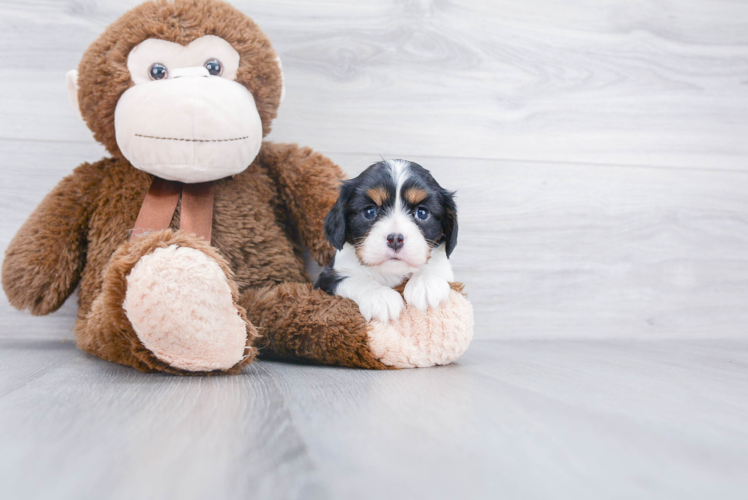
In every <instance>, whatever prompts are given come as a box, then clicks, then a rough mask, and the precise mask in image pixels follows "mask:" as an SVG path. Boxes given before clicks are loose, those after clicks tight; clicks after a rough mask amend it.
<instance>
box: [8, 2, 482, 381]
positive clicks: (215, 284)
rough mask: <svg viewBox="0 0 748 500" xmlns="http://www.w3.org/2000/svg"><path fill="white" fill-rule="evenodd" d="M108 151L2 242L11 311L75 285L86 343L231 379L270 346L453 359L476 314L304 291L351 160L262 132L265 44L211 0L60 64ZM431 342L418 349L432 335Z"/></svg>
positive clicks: (267, 92)
mask: <svg viewBox="0 0 748 500" xmlns="http://www.w3.org/2000/svg"><path fill="white" fill-rule="evenodd" d="M68 87H69V90H71V92H72V100H73V101H74V102H75V103H76V104H77V105H78V108H79V110H80V113H81V115H82V117H83V119H84V120H85V121H86V123H87V124H88V126H89V128H90V129H91V130H92V131H93V133H94V137H95V138H96V139H97V140H98V141H100V142H101V143H102V144H103V145H104V146H105V147H106V148H107V150H108V151H109V153H111V155H112V157H111V158H105V159H103V160H100V161H98V162H96V163H92V164H88V163H85V164H83V165H81V166H80V167H78V168H77V169H75V170H74V171H73V173H72V174H71V175H70V176H68V177H66V178H65V179H63V180H62V181H61V182H60V183H59V184H58V185H57V186H56V187H55V189H54V190H53V191H52V192H51V193H50V194H49V195H47V197H46V198H45V199H44V201H43V202H42V203H41V204H40V205H39V207H38V208H37V209H36V210H35V211H34V213H33V214H32V215H31V216H30V217H29V219H28V220H27V221H26V223H25V224H24V225H23V227H22V228H21V229H20V230H19V232H18V234H17V235H16V236H15V238H14V239H13V241H12V242H11V244H10V246H9V247H8V249H7V252H6V257H5V260H4V262H3V266H2V283H3V287H4V289H5V292H6V294H7V295H8V298H9V300H10V302H11V304H12V305H13V306H15V307H16V308H18V309H29V310H30V311H31V313H32V314H35V315H42V314H49V313H51V312H53V311H55V310H57V309H58V308H59V307H60V306H61V305H62V303H63V302H64V301H65V299H66V298H67V297H68V296H69V295H70V294H71V293H72V292H73V290H74V289H75V288H76V287H77V286H80V290H79V309H78V318H77V322H76V327H75V331H76V338H77V343H78V346H79V347H80V348H81V349H83V350H85V351H87V352H89V353H91V354H94V355H96V356H99V357H101V358H103V359H106V360H109V361H113V362H116V363H121V364H124V365H128V366H132V367H135V368H137V369H139V370H143V371H164V372H170V373H177V374H187V373H209V372H228V373H237V372H239V371H240V370H241V368H242V367H243V366H245V365H247V364H249V363H250V362H252V360H253V359H254V358H255V356H256V354H257V353H258V351H259V353H260V354H261V355H262V356H263V357H267V358H275V359H285V360H295V361H307V362H314V363H325V364H336V365H341V366H351V367H363V368H377V369H382V368H387V367H406V366H429V365H433V364H444V363H447V362H450V361H452V360H453V359H455V358H456V357H458V356H459V355H460V354H461V353H462V351H464V349H465V348H466V347H467V343H468V342H469V341H470V338H471V336H472V309H471V308H470V304H469V303H468V302H467V301H466V300H465V299H464V298H463V297H462V295H461V294H460V293H458V291H460V290H461V289H460V287H459V286H457V285H455V289H456V290H458V291H455V292H453V293H452V297H451V298H450V300H449V301H448V302H447V303H445V304H444V305H443V306H442V307H441V308H440V309H439V311H438V312H437V311H429V312H426V313H423V312H420V311H410V310H408V311H406V312H405V313H404V314H403V316H402V317H401V319H400V322H391V323H389V324H386V325H385V324H377V322H375V321H372V322H371V323H368V324H367V323H366V322H365V321H364V319H363V317H362V316H361V315H360V313H359V311H358V307H357V306H356V304H355V303H353V302H351V301H349V300H347V299H342V298H340V297H333V296H329V295H325V294H324V293H322V292H319V291H313V290H312V287H311V284H310V283H309V278H308V276H307V275H306V273H305V270H304V263H303V258H302V248H303V247H306V248H308V249H309V251H310V252H311V255H312V256H313V258H315V259H316V260H317V261H318V262H320V263H325V262H327V261H328V260H329V259H330V258H331V256H332V255H333V249H332V248H331V247H330V246H329V244H328V243H327V241H326V240H325V237H324V235H323V219H324V216H325V215H326V213H327V212H328V211H329V209H330V208H331V207H332V206H333V204H334V203H335V200H336V198H337V193H338V185H339V179H341V178H342V177H343V172H342V171H341V170H340V169H339V168H338V167H337V166H336V165H334V164H333V163H332V162H331V161H330V160H328V159H327V158H325V157H324V156H322V155H320V154H318V153H315V152H314V151H312V150H311V149H308V148H301V147H298V146H296V145H288V144H272V143H268V142H263V138H264V136H265V135H267V134H268V133H269V131H270V125H271V122H272V120H273V118H275V116H276V111H277V108H278V105H279V103H280V100H281V94H282V73H281V69H280V64H279V61H278V58H277V55H276V53H275V52H274V50H273V48H272V46H271V45H270V42H269V41H268V39H267V38H266V36H265V35H264V34H263V33H262V32H261V31H260V29H259V28H258V27H257V26H256V25H255V24H254V22H253V21H252V20H251V19H249V18H248V17H246V16H245V15H243V14H242V13H240V12H239V11H237V10H236V9H234V8H233V7H231V6H229V5H228V4H226V3H223V2H221V1H218V0H175V1H166V0H156V1H150V2H147V3H144V4H142V5H140V6H139V7H136V8H134V9H133V10H131V11H130V12H128V13H126V14H125V15H124V16H122V17H121V18H120V19H119V20H117V21H116V22H115V23H113V24H112V25H111V26H109V27H108V28H107V30H106V31H105V32H104V33H103V34H102V35H101V36H100V37H99V38H98V40H96V41H95V42H94V43H93V44H92V45H91V46H90V47H89V49H88V50H87V51H86V53H85V54H84V56H83V59H82V60H81V63H80V66H79V68H78V72H77V73H76V72H71V73H70V74H69V75H68ZM424 346H426V347H424Z"/></svg>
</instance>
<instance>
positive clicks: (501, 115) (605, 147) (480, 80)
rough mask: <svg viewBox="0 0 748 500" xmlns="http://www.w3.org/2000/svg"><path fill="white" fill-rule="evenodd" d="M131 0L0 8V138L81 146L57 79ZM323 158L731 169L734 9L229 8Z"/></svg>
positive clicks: (294, 127) (737, 72)
mask: <svg viewBox="0 0 748 500" xmlns="http://www.w3.org/2000/svg"><path fill="white" fill-rule="evenodd" d="M138 3H139V0H127V1H117V2H103V1H93V0H92V1H87V2H57V1H53V0H39V1H35V2H7V1H6V2H3V3H2V4H0V14H1V16H0V22H1V23H2V25H1V28H2V29H0V88H2V89H3V92H2V93H0V116H2V117H3V120H0V137H3V138H14V139H46V140H68V141H83V142H87V141H90V140H91V139H90V134H89V133H88V132H87V131H86V129H85V127H84V126H83V125H82V124H80V123H79V122H77V119H76V118H75V117H74V115H73V113H72V112H71V111H70V110H69V105H68V102H67V97H66V94H65V86H64V75H65V72H66V71H67V70H68V69H71V68H73V67H75V66H76V65H77V62H78V60H79V58H80V55H81V54H82V52H83V51H84V50H85V48H86V47H87V46H88V44H89V43H90V42H91V41H93V40H94V39H95V37H96V36H97V35H98V34H99V33H100V32H101V31H102V30H103V29H104V28H105V27H106V25H107V24H108V23H109V22H112V21H114V20H115V19H116V18H117V17H118V16H119V15H121V14H122V13H123V12H124V11H125V10H126V9H127V8H129V7H130V6H132V5H135V4H138ZM234 4H235V5H236V6H237V7H239V8H240V9H241V10H242V11H244V12H246V13H247V14H249V15H252V16H254V17H255V19H256V20H257V21H258V23H259V24H260V25H261V26H262V27H263V29H264V30H265V31H266V32H267V33H268V34H269V35H270V37H271V38H272V40H273V42H274V44H275V46H276V48H277V49H278V52H279V54H280V55H281V57H282V59H283V61H284V67H285V70H286V77H287V78H286V80H287V90H288V92H287V99H286V101H285V102H284V104H283V106H282V108H281V113H280V116H279V118H278V120H277V121H276V124H275V132H274V133H273V134H272V137H273V138H274V139H276V140H279V141H299V142H301V143H304V144H309V145H311V146H314V147H316V148H318V149H322V150H324V151H336V152H342V153H368V154H379V153H389V152H391V151H399V152H401V153H402V154H406V155H434V156H450V157H471V158H504V159H518V160H544V161H560V162H587V163H595V164H599V163H611V164H632V165H651V164H655V165H662V166H674V167H703V168H730V169H737V170H745V168H746V161H745V159H746V157H747V156H748V141H745V140H744V138H745V137H746V135H748V120H747V119H746V117H748V86H746V78H745V75H746V72H747V71H748V43H747V42H748V30H746V29H745V19H746V18H747V17H748V4H746V3H745V2H735V1H728V0H723V1H713V0H688V1H679V2H675V1H667V2H636V3H630V2H629V3H626V4H625V5H624V4H621V3H620V2H617V1H614V0H604V1H595V2H587V1H582V0H576V1H574V2H565V3H563V4H559V3H557V2H549V1H544V0H532V1H528V2H514V1H510V0H501V1H486V0H464V1H460V2H432V1H427V0H419V1H415V2H410V1H409V2H400V1H395V0H388V1H385V2H368V3H367V2H364V3H361V2H349V1H346V0H329V1H326V2H322V3H320V2H314V3H309V2H301V1H298V0H282V1H278V0H273V1H272V2H271V1H269V0H252V1H236V2H234Z"/></svg>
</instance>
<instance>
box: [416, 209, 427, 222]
mask: <svg viewBox="0 0 748 500" xmlns="http://www.w3.org/2000/svg"><path fill="white" fill-rule="evenodd" d="M428 218H429V211H428V210H426V209H425V208H419V209H418V210H416V219H420V220H426V219H428Z"/></svg>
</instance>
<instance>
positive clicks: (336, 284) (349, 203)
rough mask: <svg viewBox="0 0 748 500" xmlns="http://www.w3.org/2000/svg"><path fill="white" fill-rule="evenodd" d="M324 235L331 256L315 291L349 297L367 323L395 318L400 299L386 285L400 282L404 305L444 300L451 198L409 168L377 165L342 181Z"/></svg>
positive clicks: (453, 235)
mask: <svg viewBox="0 0 748 500" xmlns="http://www.w3.org/2000/svg"><path fill="white" fill-rule="evenodd" d="M325 235H326V236H327V239H328V240H329V241H330V243H331V244H332V245H333V246H334V247H335V248H337V249H338V252H337V253H336V254H335V258H334V259H333V261H332V262H331V263H330V265H328V266H327V267H326V268H325V269H324V271H322V274H321V275H320V277H319V279H318V280H317V283H316V284H315V288H320V289H322V290H324V291H325V292H327V293H329V294H331V295H340V296H342V297H347V298H349V299H352V300H354V301H355V302H356V303H357V304H358V306H359V309H360V310H361V314H362V315H363V316H364V318H366V320H367V321H368V320H370V319H372V318H375V319H378V320H380V321H384V322H387V321H389V320H390V319H396V318H398V317H399V316H400V311H401V310H402V308H403V307H404V303H403V299H402V296H401V295H400V294H399V293H398V292H396V291H395V290H393V289H392V288H393V287H396V286H398V285H400V284H402V283H403V281H405V280H406V279H407V278H410V280H409V281H408V283H407V284H406V285H405V291H404V295H405V300H406V301H407V302H408V304H410V305H411V306H415V307H417V308H418V309H421V310H426V309H428V308H429V307H437V306H438V305H439V304H440V303H442V302H443V301H444V300H446V299H447V297H448V296H449V292H450V288H449V282H450V281H453V279H454V275H453V274H452V266H451V264H450V262H449V260H448V258H449V256H450V254H451V253H452V250H454V248H455V245H456V244H457V207H456V206H455V202H454V193H452V192H449V191H446V190H445V189H442V187H441V186H440V185H439V184H438V183H437V182H436V181H435V180H434V178H433V177H432V176H431V174H430V173H429V171H428V170H426V169H425V168H423V167H422V166H420V165H418V164H416V163H413V162H409V161H405V160H389V161H381V162H379V163H375V164H374V165H372V166H370V167H369V168H367V169H366V170H365V171H364V172H363V173H362V174H361V175H359V176H358V177H356V178H355V179H351V180H349V181H346V182H344V183H343V185H342V187H341V188H340V196H339V198H338V201H337V203H335V206H334V207H333V209H332V210H331V211H330V213H329V214H327V217H326V218H325Z"/></svg>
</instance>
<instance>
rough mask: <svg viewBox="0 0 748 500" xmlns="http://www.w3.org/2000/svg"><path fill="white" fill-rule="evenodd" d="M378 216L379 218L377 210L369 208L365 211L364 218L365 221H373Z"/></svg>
mask: <svg viewBox="0 0 748 500" xmlns="http://www.w3.org/2000/svg"><path fill="white" fill-rule="evenodd" d="M376 216H377V209H376V208H374V207H369V208H367V209H365V210H364V218H365V219H369V220H371V219H373V218H374V217H376Z"/></svg>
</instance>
